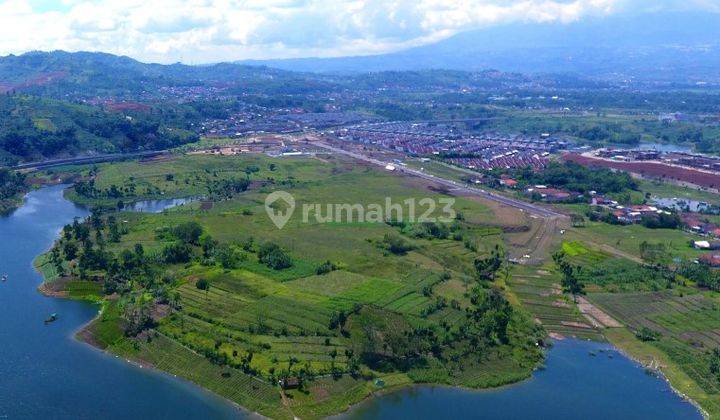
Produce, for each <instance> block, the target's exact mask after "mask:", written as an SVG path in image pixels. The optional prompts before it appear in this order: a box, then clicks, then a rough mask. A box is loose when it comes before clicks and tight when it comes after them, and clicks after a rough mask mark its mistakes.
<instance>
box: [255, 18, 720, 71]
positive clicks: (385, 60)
mask: <svg viewBox="0 0 720 420" xmlns="http://www.w3.org/2000/svg"><path fill="white" fill-rule="evenodd" d="M243 63H244V64H262V65H266V66H270V67H274V68H278V69H286V70H294V71H312V72H367V71H383V70H419V69H429V68H436V69H455V70H467V71H477V70H483V69H490V68H492V69H498V70H501V71H506V72H520V73H577V74H582V75H584V76H592V77H599V78H612V79H616V80H617V79H622V78H628V77H630V78H638V79H645V80H648V79H655V80H666V81H691V82H696V81H705V80H707V79H711V80H713V81H718V80H720V72H718V71H717V69H718V68H719V67H720V14H712V13H702V14H701V13H695V12H685V13H656V14H643V15H635V16H609V17H604V18H597V17H596V18H588V19H584V20H582V21H578V22H574V23H570V24H557V23H519V24H512V25H502V26H496V27H491V28H488V29H483V30H478V31H472V32H466V33H461V34H458V35H456V36H454V37H451V38H449V39H446V40H444V41H441V42H438V43H436V44H432V45H427V46H423V47H417V48H412V49H409V50H405V51H401V52H396V53H391V54H383V55H374V56H357V57H343V58H303V59H289V60H266V61H244V62H243Z"/></svg>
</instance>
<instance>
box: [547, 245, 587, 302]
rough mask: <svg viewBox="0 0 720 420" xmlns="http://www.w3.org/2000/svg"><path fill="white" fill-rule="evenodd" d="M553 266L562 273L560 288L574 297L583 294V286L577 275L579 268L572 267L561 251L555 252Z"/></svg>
mask: <svg viewBox="0 0 720 420" xmlns="http://www.w3.org/2000/svg"><path fill="white" fill-rule="evenodd" d="M552 258H553V261H554V262H555V266H556V267H557V268H558V269H559V270H560V273H562V276H563V278H562V282H561V283H562V287H563V289H564V290H565V291H566V292H567V293H570V294H572V295H573V297H574V296H576V295H581V294H584V293H585V285H584V284H583V283H582V282H581V281H580V279H579V277H578V276H579V274H580V271H581V268H580V267H576V266H573V265H572V264H570V263H569V262H568V260H567V254H565V253H564V252H562V251H559V252H556V253H554V254H553V256H552Z"/></svg>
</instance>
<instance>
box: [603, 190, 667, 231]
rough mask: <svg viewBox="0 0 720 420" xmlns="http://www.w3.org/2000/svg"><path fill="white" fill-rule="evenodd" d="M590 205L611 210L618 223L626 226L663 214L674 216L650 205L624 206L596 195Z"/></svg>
mask: <svg viewBox="0 0 720 420" xmlns="http://www.w3.org/2000/svg"><path fill="white" fill-rule="evenodd" d="M590 204H591V205H593V206H596V207H601V208H604V209H607V210H609V211H610V213H611V214H612V215H613V217H614V218H615V219H616V220H617V221H618V222H620V223H626V224H633V223H640V222H641V221H642V219H643V217H656V216H658V215H662V214H665V215H670V214H672V213H671V212H669V211H667V210H664V209H661V208H658V207H656V206H652V205H648V204H637V205H628V206H623V205H621V204H620V203H618V202H617V201H615V200H609V199H607V198H605V197H602V196H600V195H595V194H593V195H592V197H591V199H590Z"/></svg>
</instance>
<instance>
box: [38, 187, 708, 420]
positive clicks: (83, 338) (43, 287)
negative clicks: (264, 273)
mask: <svg viewBox="0 0 720 420" xmlns="http://www.w3.org/2000/svg"><path fill="white" fill-rule="evenodd" d="M63 196H64V193H63ZM66 199H67V198H66ZM68 201H71V202H72V200H68ZM73 204H76V203H74V202H73ZM56 241H57V237H56V238H55V239H54V240H53V242H52V244H51V245H50V246H49V247H48V248H46V249H45V250H44V251H43V252H42V253H40V254H39V255H38V256H36V257H35V259H34V260H33V262H32V265H33V268H34V269H35V271H36V272H37V273H38V274H39V275H40V277H41V278H42V279H43V281H42V282H41V283H40V284H39V285H38V286H37V291H38V292H40V293H41V294H42V295H43V296H45V297H52V298H60V299H72V300H83V301H86V302H89V303H96V304H98V303H99V302H97V301H91V300H88V299H82V298H78V299H74V298H72V297H70V296H69V294H68V292H67V291H54V290H51V289H50V288H49V287H48V285H49V284H51V283H53V282H52V281H46V277H45V274H44V273H43V272H42V271H41V270H40V266H38V265H36V261H38V260H39V258H40V257H41V256H42V255H45V254H46V253H47V252H48V251H49V250H50V249H52V247H53V246H54V244H55V242H56ZM101 315H102V307H101V309H100V310H99V311H97V313H96V314H95V316H94V317H93V318H92V319H90V320H89V321H88V322H86V323H85V324H83V325H81V326H79V327H78V328H77V329H76V330H75V331H73V333H72V335H73V338H74V339H75V340H77V341H79V342H82V343H83V344H85V345H88V346H90V347H93V348H94V349H95V350H98V351H100V352H102V353H104V354H106V355H108V356H114V357H115V358H122V359H124V360H125V362H127V363H129V364H130V365H132V366H134V367H136V368H140V369H152V371H154V372H155V373H158V374H161V375H163V376H166V377H168V378H173V379H179V380H181V381H182V382H183V383H186V384H192V385H193V386H194V387H196V388H197V389H198V390H202V392H203V393H208V394H211V395H213V396H214V397H215V398H219V399H222V400H223V401H227V402H229V403H230V404H232V406H233V407H235V408H236V409H237V410H238V411H239V412H240V414H248V415H252V416H260V417H262V418H267V417H266V416H264V415H263V414H261V413H258V412H253V411H251V410H248V409H247V408H245V407H243V406H241V405H240V404H238V403H236V402H235V401H233V400H230V399H228V398H226V397H223V396H222V395H220V394H217V393H215V392H213V391H211V390H210V389H208V388H206V387H204V386H203V385H201V384H198V383H196V382H193V381H191V380H189V379H187V378H185V377H182V376H177V375H174V374H172V373H169V372H167V371H164V370H162V369H159V368H157V367H155V366H154V365H153V364H152V363H149V362H146V361H143V360H141V359H129V358H127V357H122V356H120V355H118V354H115V353H113V352H112V351H110V350H108V349H107V348H102V347H101V346H99V343H97V342H94V340H92V339H91V337H92V332H91V331H90V326H91V325H92V324H93V323H94V322H95V321H96V320H97V319H98V318H99V317H100V316H101ZM608 342H609V344H610V345H611V346H612V348H613V349H615V350H617V351H618V352H619V353H621V354H622V355H623V356H625V357H627V358H628V359H630V360H632V361H633V362H635V363H636V364H637V365H638V367H642V368H644V367H645V366H644V365H643V363H642V362H641V361H640V360H639V359H638V358H636V357H634V356H632V355H631V354H630V353H628V352H627V351H625V350H624V349H622V348H620V347H619V346H617V345H616V344H615V343H613V342H612V341H610V340H608ZM545 358H546V353H545V357H544V358H543V360H545ZM541 366H543V365H542V363H538V364H537V365H536V366H534V367H533V368H532V369H531V370H530V371H529V374H528V375H527V376H525V377H523V378H522V379H518V380H514V381H511V382H507V383H504V384H501V385H498V386H492V387H485V388H471V387H467V386H462V385H449V384H443V383H415V382H409V383H404V384H398V385H393V386H390V387H388V388H381V389H378V390H371V391H370V392H368V393H367V394H366V395H365V396H364V397H363V398H362V399H360V400H358V401H356V402H354V403H352V404H350V405H348V406H347V407H346V408H345V409H344V410H343V411H339V412H337V413H334V414H332V415H331V416H340V415H343V414H345V413H348V412H351V411H352V410H354V409H357V408H358V407H359V406H360V405H361V404H363V403H366V402H368V401H370V400H371V399H374V398H380V397H383V396H385V395H388V394H392V393H396V392H400V391H403V390H406V389H412V388H419V387H440V388H450V389H457V390H464V391H471V392H491V391H496V390H502V389H504V388H509V387H512V386H516V385H520V384H523V383H525V382H527V381H528V380H531V379H532V378H533V374H534V373H535V372H536V371H538V370H539V368H540V367H541ZM657 371H658V372H659V373H660V374H661V375H662V379H663V380H664V381H665V382H666V383H667V384H668V386H669V387H670V388H671V389H672V391H673V393H675V394H676V395H678V396H679V397H681V398H682V399H683V400H684V401H687V402H689V403H691V404H692V405H693V407H695V408H696V409H697V410H698V412H699V413H700V414H701V415H702V416H703V417H704V418H709V414H708V413H707V412H706V411H705V410H704V409H703V408H702V406H701V405H700V404H699V403H697V402H696V401H695V400H693V399H692V398H689V397H688V396H687V395H685V394H683V393H682V392H680V391H679V390H678V389H676V388H675V387H674V386H673V385H672V383H671V381H670V380H669V379H668V378H667V377H666V376H665V375H664V374H663V372H662V371H660V370H659V369H658V370H657ZM280 404H281V406H283V407H285V408H286V409H287V410H288V411H289V412H290V414H293V413H292V409H291V408H290V407H289V406H284V405H283V404H282V403H280ZM293 415H294V414H293Z"/></svg>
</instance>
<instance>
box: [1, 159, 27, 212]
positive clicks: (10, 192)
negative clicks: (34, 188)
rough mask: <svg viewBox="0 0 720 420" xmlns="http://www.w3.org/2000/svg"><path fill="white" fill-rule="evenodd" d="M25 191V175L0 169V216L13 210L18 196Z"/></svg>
mask: <svg viewBox="0 0 720 420" xmlns="http://www.w3.org/2000/svg"><path fill="white" fill-rule="evenodd" d="M25 191H27V185H26V184H25V175H24V174H22V173H20V172H15V171H11V170H9V169H5V168H0V215H2V214H4V213H7V212H8V211H9V210H11V209H13V208H15V205H16V204H17V199H18V197H19V196H20V194H22V193H24V192H25Z"/></svg>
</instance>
